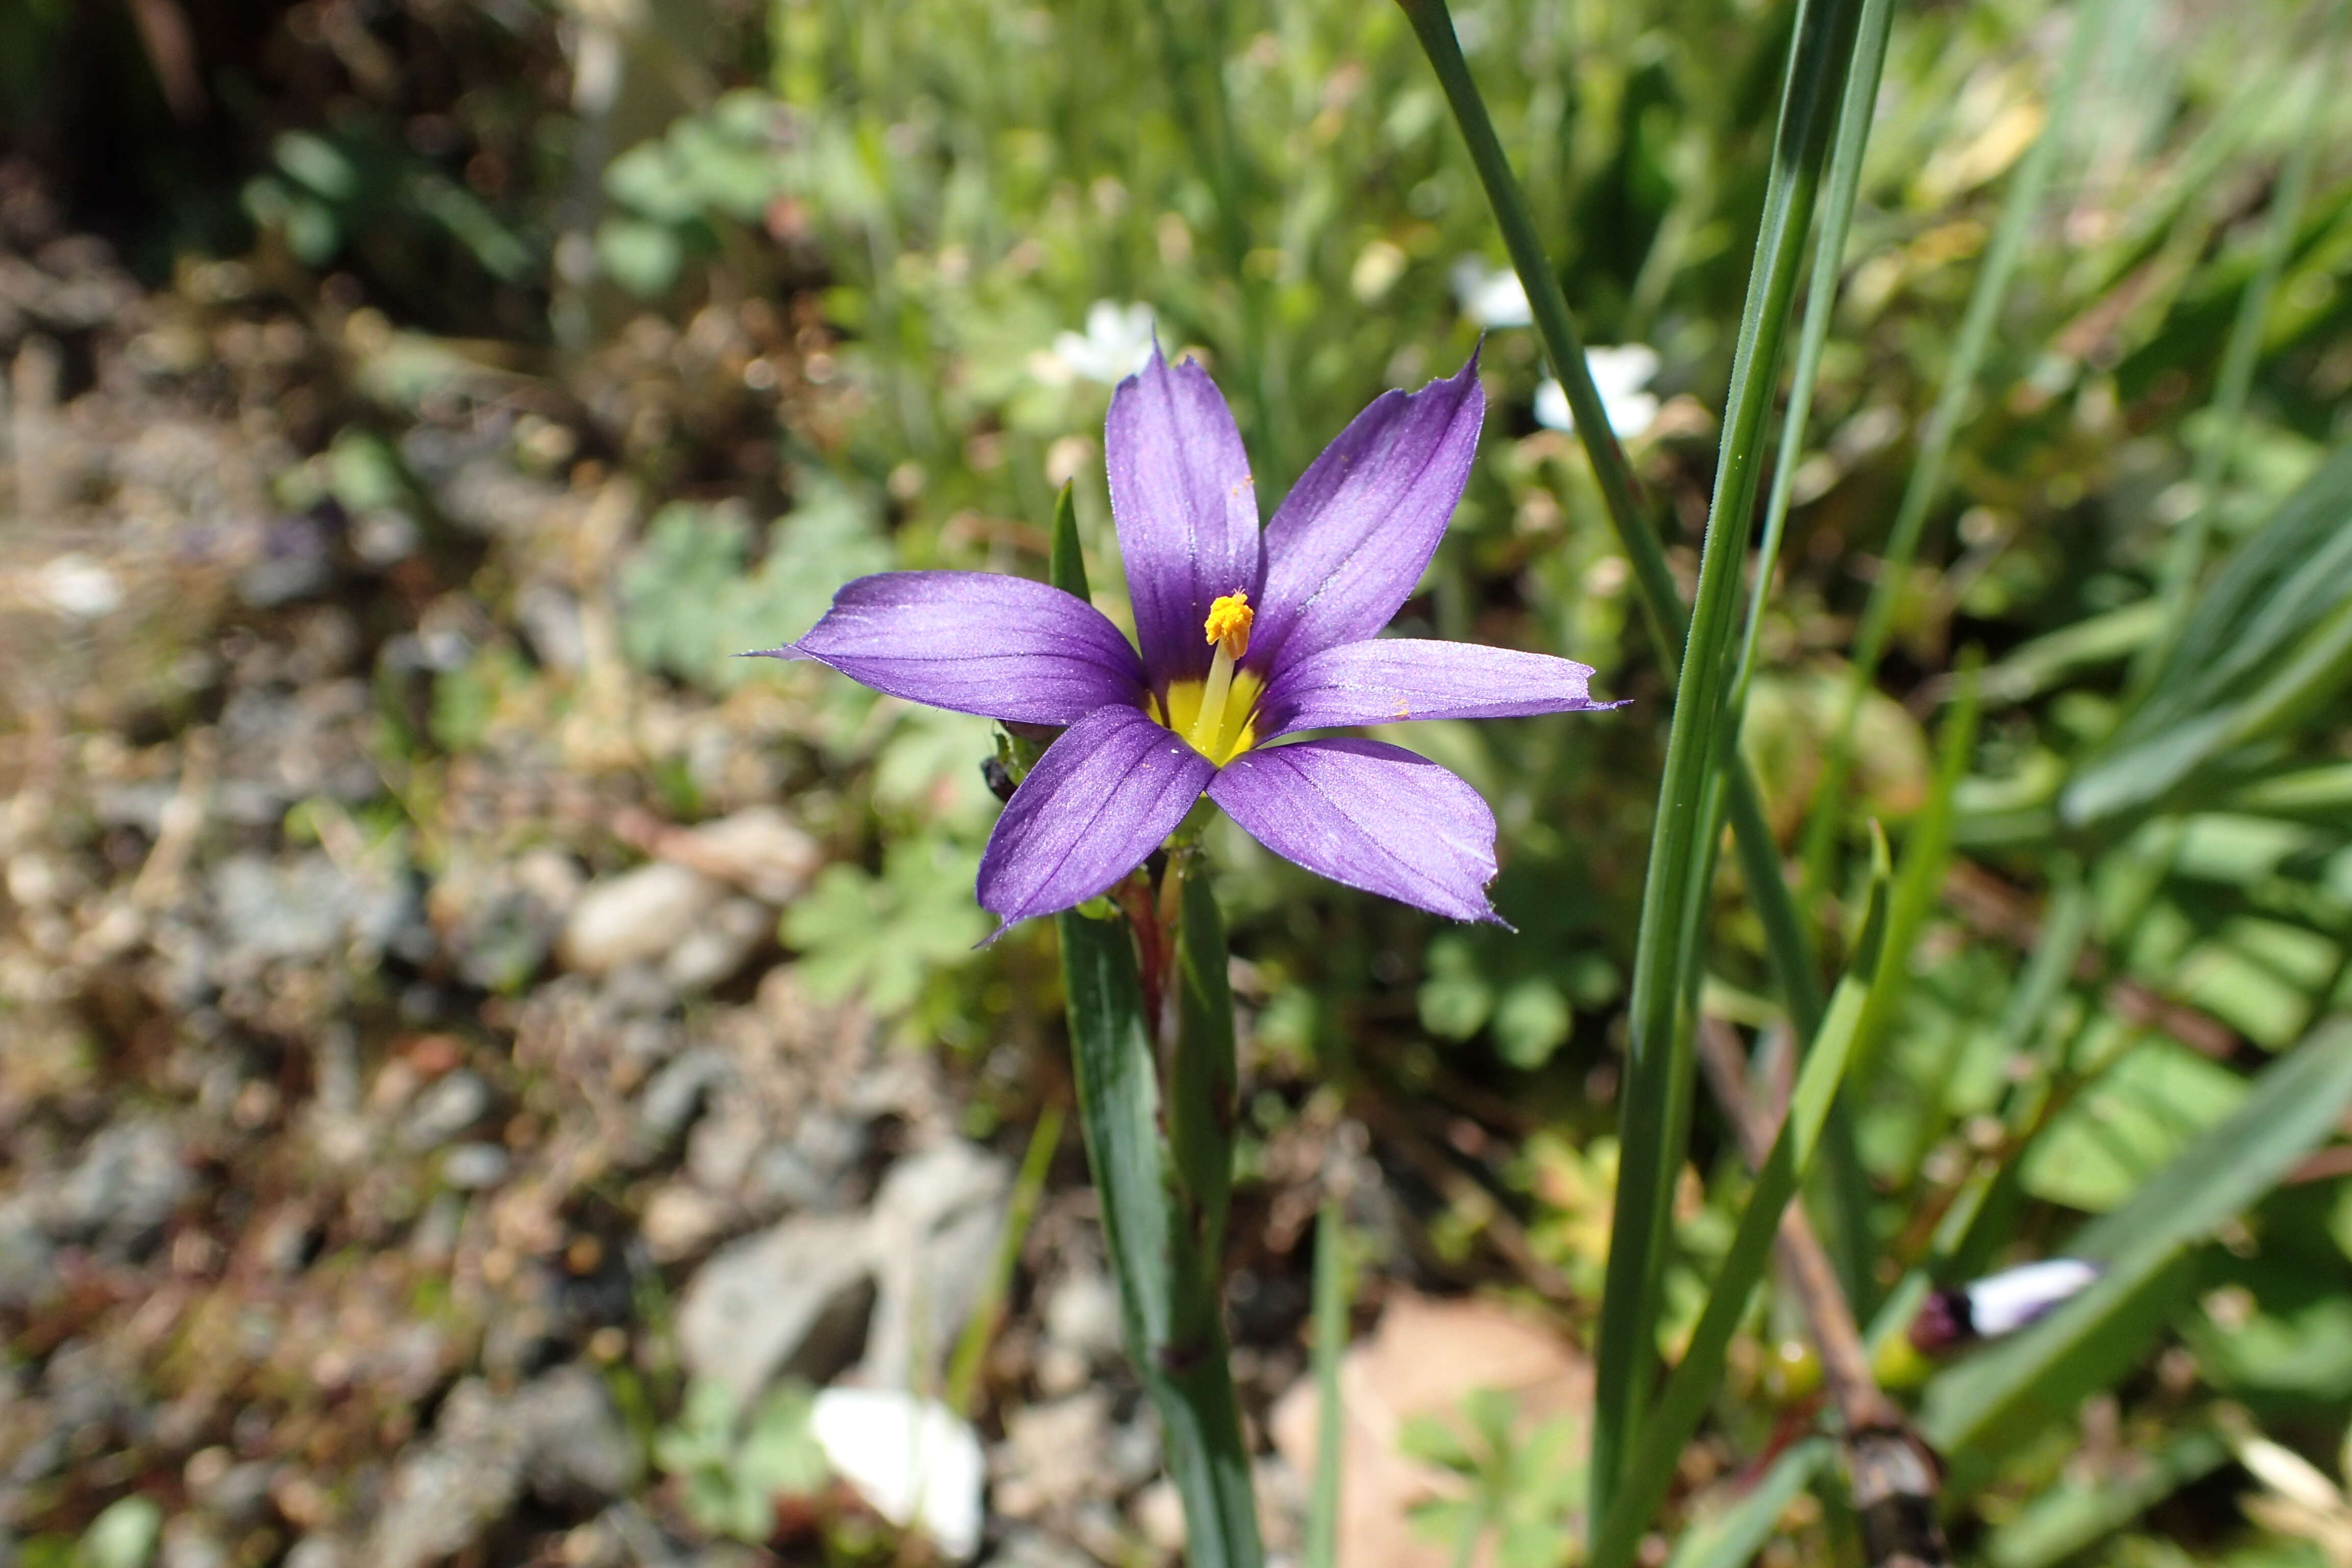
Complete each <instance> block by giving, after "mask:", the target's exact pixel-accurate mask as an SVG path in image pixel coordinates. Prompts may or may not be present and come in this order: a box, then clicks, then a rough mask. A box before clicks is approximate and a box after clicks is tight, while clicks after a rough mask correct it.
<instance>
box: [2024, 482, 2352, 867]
mask: <svg viewBox="0 0 2352 1568" xmlns="http://www.w3.org/2000/svg"><path fill="white" fill-rule="evenodd" d="M2347 602H2352V445H2346V446H2343V447H2338V448H2337V449H2336V453H2335V454H2334V455H2333V456H2332V457H2330V458H2328V460H2327V461H2326V463H2325V464H2323V465H2322V466H2321V468H2320V469H2319V471H2318V472H2316V473H2315V474H2313V475H2312V476H2311V478H2310V479H2306V480H2305V481H2304V483H2303V484H2302V486H2301V487H2300V488H2298V489H2296V490H2295V491H2294V493H2293V494H2292V495H2290V496H2288V497H2287V499H2286V500H2284V501H2282V502H2281V503H2280V504H2279V508H2278V510H2276V511H2275V512H2273V514H2272V516H2271V519H2270V521H2267V522H2265V523H2264V524H2263V526H2262V528H2261V530H2260V531H2258V532H2256V533H2255V534H2254V536H2253V537H2252V538H2251V539H2249V540H2248V541H2247V542H2245V543H2243V544H2242V545H2241V546H2239V548H2238V549H2237V551H2236V552H2234V553H2233V554H2232V555H2231V558H2230V561H2229V563H2228V564H2227V565H2225V566H2223V567H2222V568H2221V573H2220V574H2219V575H2218V576H2216V577H2215V578H2214V580H2213V582H2212V584H2211V585H2210V587H2208V588H2207V589H2206V590H2205V592H2204V593H2203V594H2201V595H2199V597H2198V599H2197V603H2196V606H2195V608H2194V609H2192V610H2191V611H2189V614H2188V616H2186V617H2185V619H2184V620H2183V623H2182V626H2181V630H2180V635H2179V641H2178V642H2176V643H2175V644H2174V645H2173V646H2172V647H2171V649H2170V650H2169V652H2168V655H2167V656H2166V658H2164V660H2163V662H2162V663H2161V664H2159V665H2158V667H2157V673H2156V675H2155V676H2154V678H2153V679H2151V680H2150V682H2149V684H2148V691H2147V697H2146V699H2145V700H2142V701H2141V702H2140V704H2139V705H2138V706H2137V707H2136V708H2134V709H2133V710H2131V711H2130V712H2129V713H2128V714H2126V717H2125V719H2124V721H2123V722H2122V723H2121V724H2119V725H2117V726H2116V731H2115V734H2114V735H2113V736H2112V737H2111V738H2110V739H2109V741H2108V742H2107V743H2106V745H2105V747H2103V748H2102V749H2101V750H2100V751H2099V752H2096V753H2095V754H2094V755H2093V756H2092V757H2091V758H2090V759H2089V760H2088V761H2086V762H2085V763H2083V764H2082V765H2081V766H2080V767H2079V768H2077V769H2076V770H2075V773H2074V778H2073V779H2071V780H2070V781H2069V782H2068V783H2067V784H2066V786H2065V788H2064V790H2063V793H2062V794H2061V795H2060V796H2059V811H2060V815H2061V816H2063V819H2064V820H2065V821H2066V822H2067V823H2068V824H2069V825H2071V826H2075V827H2078V828H2082V827H2097V828H2100V829H2101V830H2103V831H2109V832H2112V831H2113V830H2114V826H2115V825H2116V824H2118V823H2121V822H2124V821H2126V820H2128V819H2129V818H2130V817H2131V816H2134V815H2136V814H2138V813H2142V812H2145V811H2147V810H2149V809H2152V808H2154V807H2156V806H2158V805H2161V804H2162V803H2163V802H2164V801H2165V800H2166V799H2168V798H2169V797H2171V796H2172V795H2175V794H2176V793H2177V792H2179V791H2180V790H2182V789H2183V788H2185V787H2186V786H2187V785H2189V784H2191V783H2193V782H2194V779H2195V776H2196V775H2197V773H2199V772H2200V770H2201V769H2203V768H2205V767H2206V766H2208V765H2209V764H2210V763H2212V762H2214V761H2215V760H2216V759H2218V758H2220V757H2221V756H2223V755H2224V754H2225V753H2227V752H2230V751H2231V750H2232V749H2233V748H2235V747H2237V746H2239V745H2242V744H2243V743H2245V742H2247V741H2249V740H2252V739H2255V738H2258V737H2260V736H2262V735H2264V734H2268V733H2270V732H2272V731H2274V730H2275V729H2277V728H2279V727H2281V726H2283V725H2284V724H2287V723H2290V722H2293V721H2294V720H2296V719H2297V718H2299V717H2300V716H2301V715H2302V713H2303V712H2304V710H2305V709H2306V708H2307V706H2308V705H2309V704H2310V703H2311V702H2313V701H2315V700H2325V699H2326V697H2327V696H2328V695H2329V694H2330V693H2331V692H2332V691H2333V689H2335V687H2336V685H2337V684H2340V682H2341V681H2342V679H2344V678H2345V676H2346V675H2347V671H2346V670H2345V669H2344V668H2343V663H2344V660H2345V658H2347V650H2346V646H2345V644H2346V639H2347V637H2352V626H2347V623H2346V619H2345V613H2344V606H2345V605H2346V604H2347Z"/></svg>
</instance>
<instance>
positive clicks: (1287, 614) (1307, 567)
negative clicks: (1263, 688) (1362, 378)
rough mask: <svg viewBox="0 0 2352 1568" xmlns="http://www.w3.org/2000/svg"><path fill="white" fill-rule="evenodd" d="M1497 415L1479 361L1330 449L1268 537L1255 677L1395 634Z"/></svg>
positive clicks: (1357, 427)
mask: <svg viewBox="0 0 2352 1568" xmlns="http://www.w3.org/2000/svg"><path fill="white" fill-rule="evenodd" d="M1485 417H1486V391H1485V389H1484V388H1482V387H1481V386H1480V385H1479V384H1478V356H1477V355H1476V354H1475V353H1474V354H1472V355H1471V356H1470V363H1468V364H1465V365H1464V366H1463V367H1462V369H1461V371H1460V372H1459V373H1457V374H1454V376H1452V377H1450V378H1449V379H1447V380H1444V381H1433V382H1431V383H1430V384H1428V385H1427V386H1424V387H1423V388H1422V389H1421V390H1420V391H1419V392H1415V393H1411V394H1406V393H1402V392H1384V393H1382V394H1381V395H1380V396H1379V397H1377V398H1374V399H1373V400H1372V404H1371V406H1370V407H1369V408H1367V409H1365V410H1364V411H1363V412H1362V413H1361V414H1359V415H1357V416H1356V417H1355V418H1354V419H1353V420H1352V421H1350V422H1349V426H1348V427H1347V428H1346V429H1345V430H1342V431H1340V432H1339V439H1337V440H1335V441H1333V442H1332V443H1331V444H1330V445H1329V446H1328V447H1325V448H1323V455H1322V456H1321V457H1319V458H1316V459H1315V461H1314V463H1313V464H1312V466H1310V467H1309V468H1307V472H1306V473H1305V474H1304V475H1303V476H1302V477H1301V478H1300V479H1299V481H1298V483H1297V485H1295V486H1293V487H1292V489H1291V491H1290V493H1289V494H1288V495H1287V496H1285V497H1284V498H1283V501H1282V505H1281V507H1280V508H1279V509H1278V510H1276V512H1275V514H1274V521H1272V522H1271V523H1269V524H1267V525H1266V531H1265V563H1266V566H1265V598H1264V599H1263V600H1262V601H1261V605H1260V608H1259V610H1258V617H1257V626H1256V628H1255V631H1254V633H1253V634H1252V636H1251V638H1250V658H1249V664H1250V666H1251V668H1255V669H1265V670H1272V671H1279V670H1280V669H1281V668H1282V667H1283V665H1284V664H1285V663H1286V662H1287V661H1288V660H1291V659H1296V658H1305V657H1307V655H1308V654H1311V653H1319V652H1321V651H1322V650H1323V649H1325V648H1327V647H1337V646H1339V644H1341V643H1351V642H1360V641H1362V640H1363V639H1364V638H1366V637H1370V636H1372V635H1373V634H1374V633H1376V632H1378V631H1379V630H1380V629H1381V627H1382V626H1386V625H1388V624H1389V622H1390V621H1391V619H1392V618H1393V617H1394V616H1395V615H1396V613H1397V610H1398V609H1399V607H1400V606H1402V605H1403V604H1404V602H1405V600H1406V599H1408V598H1410V597H1411V596H1412V590H1413V587H1414V585H1415V584H1418V583H1419V582H1420V581H1421V574H1422V572H1423V570H1424V569H1425V568H1426V567H1427V566H1428V565H1429V558H1430V556H1431V555H1433V554H1434V553H1435V552H1436V550H1437V542H1438V540H1439V539H1440V538H1442V537H1443V536H1444V532H1445V524H1446V522H1447V521H1448V520H1449V519H1451V518H1452V517H1453V515H1454V503H1455V502H1457V501H1459V500H1461V499H1462V487H1463V485H1464V484H1465V483H1466V482H1467V481H1468V479H1469V478H1470V459H1471V458H1472V457H1473V456H1474V455H1475V453H1476V452H1477V449H1478V426H1479V422H1480V421H1481V420H1482V419H1484V418H1485ZM1144 646H1145V650H1146V652H1147V654H1148V653H1149V651H1150V644H1148V643H1147V644H1146V645H1144Z"/></svg>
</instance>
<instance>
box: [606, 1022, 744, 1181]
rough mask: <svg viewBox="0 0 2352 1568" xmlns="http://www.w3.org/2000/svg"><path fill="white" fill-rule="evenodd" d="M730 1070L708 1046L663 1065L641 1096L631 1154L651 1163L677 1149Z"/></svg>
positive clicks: (631, 1129) (630, 1134)
mask: <svg viewBox="0 0 2352 1568" xmlns="http://www.w3.org/2000/svg"><path fill="white" fill-rule="evenodd" d="M730 1070H731V1069H730V1068H729V1067H728V1063H727V1058H726V1057H725V1056H723V1055H721V1054H720V1053H719V1052H718V1051H716V1050H713V1049H712V1048H710V1047H708V1046H705V1047H698V1048H697V1049H695V1050H690V1051H688V1052H687V1053H686V1054H685V1055H683V1056H680V1057H674V1058H671V1059H670V1060H668V1061H667V1062H665V1063H663V1064H662V1068H661V1070H660V1071H659V1072H656V1073H655V1074H654V1076H653V1077H652V1078H650V1079H647V1080H646V1088H645V1092H644V1093H642V1094H640V1095H638V1096H637V1114H636V1118H635V1122H634V1124H633V1125H632V1126H631V1127H630V1129H629V1145H630V1152H631V1153H632V1154H633V1155H634V1156H635V1158H636V1159H637V1160H638V1161H640V1162H648V1161H653V1160H657V1159H659V1158H661V1157H662V1156H663V1155H664V1154H666V1153H667V1152H669V1151H670V1150H672V1149H674V1148H676V1147H677V1141H678V1139H679V1138H681V1137H683V1136H684V1135H685V1133H686V1130H687V1129H688V1127H690V1126H692V1125H693V1124H694V1120H695V1118H697V1117H698V1116H700V1115H701V1114H702V1108H703V1106H704V1105H705V1103H707V1101H708V1100H709V1096H710V1091H711V1090H712V1089H716V1088H718V1087H719V1085H720V1084H722V1083H725V1082H726V1081H727V1079H728V1077H729V1074H730Z"/></svg>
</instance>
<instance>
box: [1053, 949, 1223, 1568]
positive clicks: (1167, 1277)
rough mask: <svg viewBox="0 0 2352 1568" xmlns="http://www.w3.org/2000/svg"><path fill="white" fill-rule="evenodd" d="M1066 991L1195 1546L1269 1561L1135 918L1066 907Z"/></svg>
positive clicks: (1107, 1213) (1126, 1275)
mask: <svg viewBox="0 0 2352 1568" xmlns="http://www.w3.org/2000/svg"><path fill="white" fill-rule="evenodd" d="M1055 930H1056V931H1058V932H1059V933H1060V936H1061V943H1062V984H1063V987H1064V991H1065V994H1066V997H1067V999H1068V1004H1069V1020H1070V1058H1071V1068H1072V1077H1073V1078H1074V1079H1075V1080H1076V1085H1077V1095H1078V1126H1079V1130H1080V1131H1082V1132H1083V1133H1084V1135H1085V1139H1086V1145H1087V1163H1088V1165H1089V1167H1090V1168H1091V1169H1092V1170H1093V1172H1094V1179H1095V1190H1096V1192H1097V1194H1099V1196H1100V1200H1101V1205H1102V1225H1103V1237H1104V1240H1105V1242H1106V1243H1107V1244H1108V1248H1109V1251H1110V1256H1111V1268H1112V1273H1113V1275H1114V1277H1115V1278H1116V1279H1117V1280H1118V1298H1119V1308H1120V1316H1121V1318H1122V1321H1123V1322H1124V1325H1125V1329H1126V1338H1127V1350H1128V1358H1129V1361H1130V1362H1132V1363H1134V1366H1135V1371H1136V1374H1137V1376H1138V1377H1139V1379H1140V1380H1141V1381H1142V1384H1143V1386H1144V1391H1145V1392H1146V1393H1147V1394H1149V1395H1150V1398H1151V1402H1152V1407H1153V1408H1154V1409H1155V1410H1156V1411H1157V1412H1158V1413H1159V1415H1160V1430H1161V1437H1162V1441H1163V1443H1164V1444H1165V1445H1166V1448H1167V1454H1168V1469H1169V1474H1170V1477H1171V1479H1172V1480H1173V1481H1174V1482H1175V1486H1176V1491H1177V1495H1178V1497H1179V1498H1180V1499H1181V1500H1182V1503H1183V1507H1184V1519H1185V1527H1186V1533H1187V1542H1188V1558H1189V1560H1190V1562H1192V1563H1194V1564H1198V1565H1200V1568H1258V1565H1259V1564H1260V1563H1262V1562H1263V1560H1264V1551H1263V1549H1262V1548H1261V1547H1260V1545H1259V1542H1258V1534H1257V1513H1256V1505H1255V1500H1253V1498H1252V1495H1251V1489H1250V1468H1249V1453H1248V1450H1247V1449H1246V1448H1245V1447H1244V1446H1243V1442H1242V1428H1241V1409H1240V1405H1239V1403H1238V1401H1237V1400H1236V1398H1235V1395H1234V1385H1233V1374H1232V1372H1231V1369H1230V1368H1229V1367H1228V1366H1227V1364H1226V1350H1225V1340H1224V1333H1223V1322H1222V1321H1221V1319H1220V1316H1219V1310H1218V1305H1217V1302H1218V1295H1217V1287H1216V1281H1215V1279H1213V1276H1212V1274H1211V1273H1210V1270H1209V1267H1208V1266H1207V1264H1206V1260H1203V1259H1201V1258H1197V1257H1195V1256H1192V1255H1191V1254H1190V1239H1191V1237H1190V1233H1189V1232H1188V1230H1187V1228H1186V1226H1184V1224H1183V1222H1182V1220H1181V1217H1180V1216H1179V1215H1178V1214H1177V1212H1176V1210H1175V1208H1174V1205H1172V1204H1171V1196H1172V1195H1173V1194H1175V1193H1176V1192H1177V1191H1178V1190H1179V1189H1178V1187H1177V1184H1176V1181H1175V1176H1174V1173H1173V1171H1172V1170H1171V1161H1170V1160H1169V1158H1168V1155H1167V1152H1166V1151H1165V1150H1164V1149H1163V1148H1162V1147H1161V1145H1160V1084H1159V1081H1158V1076H1157V1073H1156V1071H1155V1069H1154V1058H1153V1052H1152V1029H1151V1027H1150V1021H1149V1020H1148V1019H1147V1018H1146V1017H1145V1015H1144V1005H1143V988H1142V984H1141V982H1140V981H1139V977H1138V975H1137V971H1136V962H1135V948H1134V942H1133V939H1132V937H1131V936H1130V935H1129V930H1128V924H1127V921H1125V920H1124V919H1120V918H1118V917H1114V918H1112V919H1109V920H1101V921H1097V920H1089V919H1087V917H1086V916H1084V915H1081V914H1077V913H1075V912H1072V913H1067V914H1062V915H1058V916H1056V917H1055Z"/></svg>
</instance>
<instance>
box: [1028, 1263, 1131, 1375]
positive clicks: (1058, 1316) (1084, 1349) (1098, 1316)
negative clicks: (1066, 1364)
mask: <svg viewBox="0 0 2352 1568" xmlns="http://www.w3.org/2000/svg"><path fill="white" fill-rule="evenodd" d="M1045 1332H1046V1334H1047V1335H1048V1336H1049V1337H1050V1338H1051V1339H1052V1340H1053V1341H1054V1342H1055V1343H1057V1344H1062V1345H1066V1346H1068V1347H1069V1348H1070V1349H1071V1350H1074V1351H1076V1352H1078V1353H1079V1354H1080V1355H1083V1356H1086V1357H1087V1358H1088V1359H1089V1360H1091V1361H1097V1362H1107V1361H1110V1360H1113V1359H1115V1358H1116V1357H1117V1356H1118V1354H1119V1351H1120V1347H1121V1338H1120V1336H1121V1333H1122V1325H1121V1322H1120V1320H1119V1311H1118V1287H1117V1286H1115V1285H1113V1284H1112V1283H1111V1282H1110V1277H1109V1276H1108V1275H1107V1274H1105V1273H1104V1272H1103V1271H1102V1270H1101V1269H1099V1268H1094V1267H1092V1266H1090V1265H1089V1266H1086V1267H1082V1268H1073V1269H1071V1270H1070V1271H1069V1272H1067V1273H1066V1274H1064V1275H1063V1276H1062V1278H1061V1279H1060V1280H1059V1281H1058V1282H1057V1283H1056V1284H1055V1287H1054V1292H1053V1294H1052V1295H1051V1296H1048V1297H1047V1298H1046V1299H1045Z"/></svg>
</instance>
